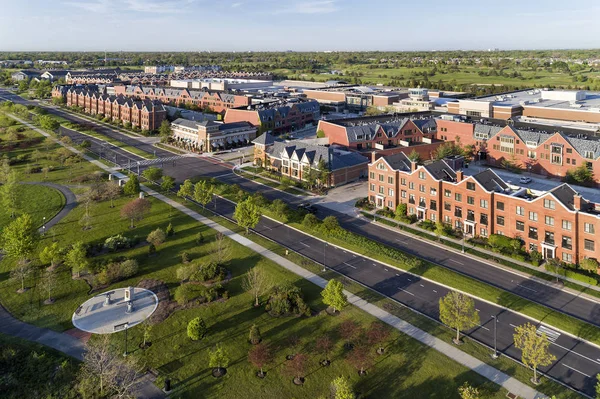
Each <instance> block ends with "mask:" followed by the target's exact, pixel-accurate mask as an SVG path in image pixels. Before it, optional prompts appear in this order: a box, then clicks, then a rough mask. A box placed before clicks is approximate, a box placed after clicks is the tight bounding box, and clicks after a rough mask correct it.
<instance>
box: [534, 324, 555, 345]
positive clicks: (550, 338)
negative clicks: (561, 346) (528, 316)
mask: <svg viewBox="0 0 600 399" xmlns="http://www.w3.org/2000/svg"><path fill="white" fill-rule="evenodd" d="M537 333H538V334H539V335H542V334H546V337H547V338H548V341H550V342H556V340H557V339H558V337H560V333H559V332H558V331H554V330H551V329H549V328H548V327H545V326H539V327H538V329H537Z"/></svg>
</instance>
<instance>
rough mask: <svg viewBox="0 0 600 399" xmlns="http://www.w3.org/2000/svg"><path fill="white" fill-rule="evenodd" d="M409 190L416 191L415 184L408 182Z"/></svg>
mask: <svg viewBox="0 0 600 399" xmlns="http://www.w3.org/2000/svg"><path fill="white" fill-rule="evenodd" d="M408 188H409V189H411V190H414V189H415V183H413V182H411V181H409V182H408Z"/></svg>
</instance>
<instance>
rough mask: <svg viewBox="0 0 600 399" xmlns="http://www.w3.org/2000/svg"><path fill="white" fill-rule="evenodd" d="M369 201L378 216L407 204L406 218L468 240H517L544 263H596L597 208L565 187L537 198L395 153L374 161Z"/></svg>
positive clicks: (599, 251)
mask: <svg viewBox="0 0 600 399" xmlns="http://www.w3.org/2000/svg"><path fill="white" fill-rule="evenodd" d="M368 196H369V199H370V200H371V201H372V202H373V203H374V204H375V205H376V206H377V207H379V208H383V207H389V208H391V209H395V207H396V206H397V205H398V204H400V203H404V204H407V208H408V214H409V215H415V216H416V217H417V218H418V219H419V220H431V221H432V222H438V221H439V222H442V223H446V224H448V225H450V226H452V227H454V228H456V229H459V230H462V231H463V232H464V234H466V235H467V237H474V236H481V237H488V236H489V235H490V234H500V235H505V236H508V237H511V238H513V237H519V238H520V239H521V240H522V241H523V243H524V245H525V248H526V250H528V251H534V250H535V251H538V252H540V253H541V254H542V256H543V257H544V258H546V259H547V258H558V259H560V260H562V261H564V262H567V263H578V262H579V261H580V260H581V259H583V258H595V259H600V257H599V256H600V248H599V245H596V241H597V240H596V238H595V231H596V229H597V228H600V212H599V210H600V207H599V205H596V204H594V203H592V202H590V201H588V200H586V199H584V198H582V196H581V195H579V194H578V193H577V192H576V191H575V190H574V189H573V188H572V187H571V186H569V185H568V184H562V185H560V186H558V187H556V188H554V189H552V190H550V191H536V190H531V189H528V188H526V187H519V186H515V185H512V184H509V183H507V182H505V181H503V180H502V179H501V178H500V177H499V176H498V175H497V174H496V173H495V172H494V171H493V170H491V169H487V170H484V171H482V172H480V173H477V174H474V175H472V176H467V175H465V174H464V173H463V170H462V169H459V168H455V167H453V166H452V165H451V163H450V162H449V161H448V160H442V161H436V162H434V163H432V164H429V165H417V164H416V163H414V162H411V161H410V160H409V159H408V158H407V157H406V156H405V155H404V154H401V153H400V154H394V155H390V156H384V157H376V156H374V157H373V159H372V162H371V163H370V164H369V194H368ZM599 244H600V243H599Z"/></svg>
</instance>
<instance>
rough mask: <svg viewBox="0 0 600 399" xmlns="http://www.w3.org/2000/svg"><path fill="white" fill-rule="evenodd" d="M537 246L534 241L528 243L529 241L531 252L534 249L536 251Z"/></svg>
mask: <svg viewBox="0 0 600 399" xmlns="http://www.w3.org/2000/svg"><path fill="white" fill-rule="evenodd" d="M537 248H538V247H537V244H535V243H533V242H530V243H529V252H533V251H536V252H537Z"/></svg>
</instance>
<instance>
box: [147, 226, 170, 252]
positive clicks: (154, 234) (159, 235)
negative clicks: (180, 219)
mask: <svg viewBox="0 0 600 399" xmlns="http://www.w3.org/2000/svg"><path fill="white" fill-rule="evenodd" d="M166 239H167V235H166V234H165V232H164V231H163V230H162V229H161V228H160V227H159V228H157V229H156V230H153V231H151V232H150V234H148V237H147V238H146V241H148V242H149V243H151V244H154V246H155V247H158V246H159V245H161V244H162V243H164V242H165V240H166Z"/></svg>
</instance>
